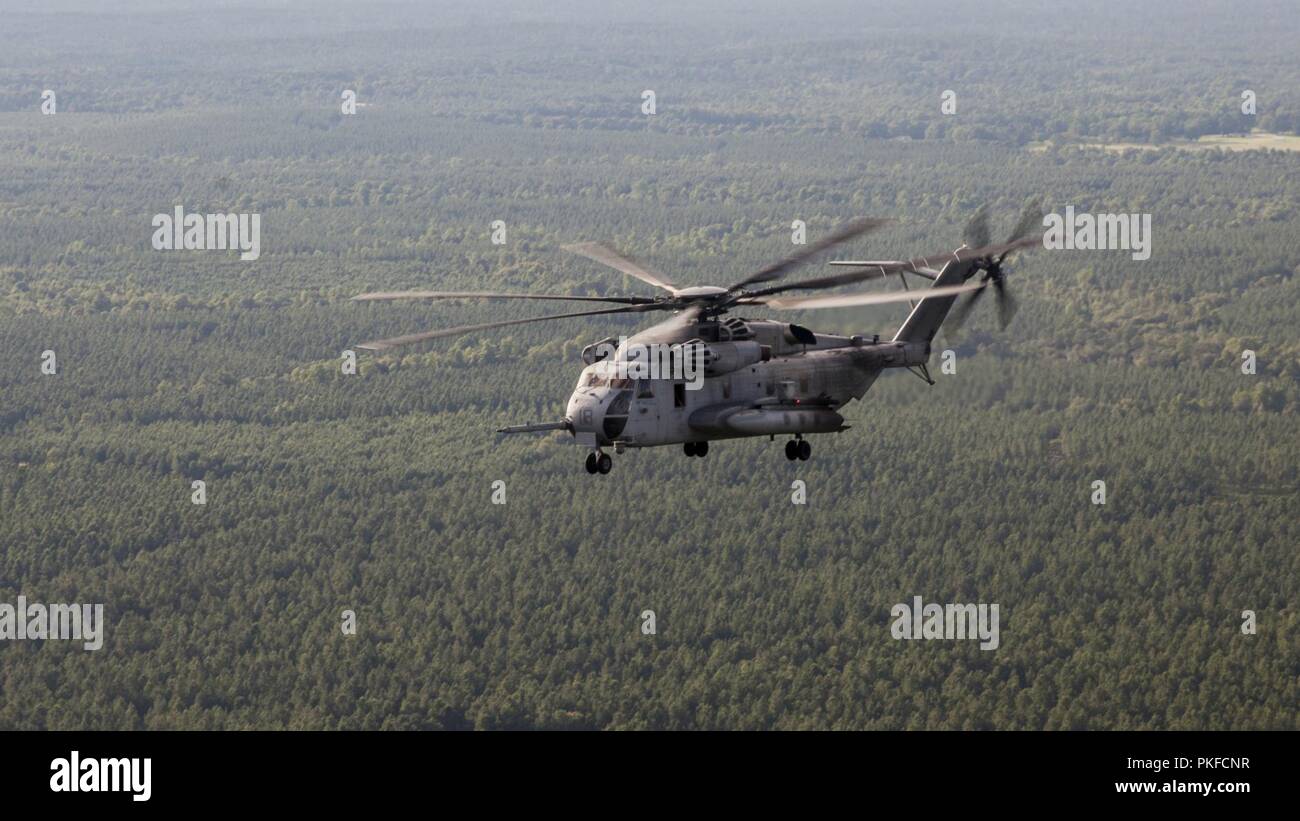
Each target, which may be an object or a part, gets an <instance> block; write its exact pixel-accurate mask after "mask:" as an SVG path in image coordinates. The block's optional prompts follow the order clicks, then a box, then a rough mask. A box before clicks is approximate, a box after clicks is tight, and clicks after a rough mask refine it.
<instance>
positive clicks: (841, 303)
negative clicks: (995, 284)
mask: <svg viewBox="0 0 1300 821" xmlns="http://www.w3.org/2000/svg"><path fill="white" fill-rule="evenodd" d="M983 287H984V283H982V282H967V283H966V284H964V285H942V286H940V287H938V288H925V289H923V290H919V291H889V292H885V293H879V292H877V293H866V294H833V295H831V296H804V297H787V298H785V299H773V300H769V301H768V302H767V306H768V307H769V308H776V309H778V310H800V311H803V310H809V309H817V308H848V307H851V306H854V305H883V304H885V303H889V302H914V301H917V300H921V299H929V298H930V297H941V296H955V295H956V294H964V293H966V292H968V291H978V290H980V289H982V288H983Z"/></svg>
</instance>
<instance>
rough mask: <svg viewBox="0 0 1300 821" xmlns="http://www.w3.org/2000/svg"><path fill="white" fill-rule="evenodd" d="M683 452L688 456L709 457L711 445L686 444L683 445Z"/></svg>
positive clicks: (701, 443) (704, 443)
mask: <svg viewBox="0 0 1300 821" xmlns="http://www.w3.org/2000/svg"><path fill="white" fill-rule="evenodd" d="M682 452H683V453H685V454H686V455H687V456H700V457H704V456H708V455H709V443H708V442H686V443H685V444H683V445H682Z"/></svg>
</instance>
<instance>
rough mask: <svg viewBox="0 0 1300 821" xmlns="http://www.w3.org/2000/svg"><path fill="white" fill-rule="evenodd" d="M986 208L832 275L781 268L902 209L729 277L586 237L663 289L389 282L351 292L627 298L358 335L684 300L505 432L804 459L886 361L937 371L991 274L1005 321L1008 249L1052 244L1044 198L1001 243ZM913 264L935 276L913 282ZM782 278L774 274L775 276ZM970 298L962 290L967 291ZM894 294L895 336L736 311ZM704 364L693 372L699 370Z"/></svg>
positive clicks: (597, 258) (427, 335)
mask: <svg viewBox="0 0 1300 821" xmlns="http://www.w3.org/2000/svg"><path fill="white" fill-rule="evenodd" d="M987 213H988V212H987V208H983V207H982V208H980V209H979V210H978V211H977V212H976V213H975V215H974V216H973V217H972V218H971V219H970V220H969V222H968V223H967V225H966V228H965V230H964V231H963V239H964V243H963V245H962V246H961V247H959V248H958V249H957V250H955V251H951V252H947V253H941V254H935V255H930V256H924V257H916V258H913V259H907V260H840V261H834V262H831V263H830V264H831V265H833V266H840V267H845V268H848V270H847V271H844V272H841V273H836V274H832V275H829V276H823V277H818V278H814V279H805V280H800V281H786V282H778V280H782V279H784V277H785V276H786V275H787V274H789V273H790V272H791V271H792V270H794V269H795V268H797V267H799V266H800V265H803V264H805V263H806V262H808V261H809V260H810V259H812V258H813V257H814V256H816V255H817V254H819V253H821V252H823V251H825V250H827V249H829V248H831V247H833V246H836V245H839V244H841V243H844V242H847V241H849V240H851V239H854V238H856V237H859V236H862V235H864V234H867V233H869V232H871V231H875V230H877V229H879V228H881V227H883V226H884V225H887V224H890V223H891V222H892V221H891V220H887V219H858V220H854V221H852V222H850V223H849V224H848V225H846V226H845V227H843V228H841V229H839V230H838V231H835V232H833V233H832V234H830V235H829V236H827V237H825V238H824V239H821V240H819V241H817V242H815V243H811V244H809V245H806V246H804V247H802V248H800V249H799V250H798V251H797V252H795V253H794V254H792V255H791V256H789V257H786V258H784V259H782V260H780V261H778V262H775V263H772V264H769V265H766V266H764V267H762V268H760V269H758V270H756V271H753V272H751V273H749V274H748V275H746V276H744V277H742V278H740V279H738V280H737V281H736V283H735V284H733V285H730V286H727V287H719V286H711V285H703V286H688V287H679V286H678V285H676V284H674V282H673V281H672V279H670V278H669V277H668V276H667V275H665V274H663V273H661V272H659V271H657V270H655V269H654V268H652V267H650V266H647V265H643V264H641V263H639V262H637V261H635V260H633V259H632V258H631V257H628V256H626V255H624V254H622V253H620V252H618V251H616V250H614V249H613V248H611V247H609V246H608V245H605V244H602V243H596V242H587V243H581V244H576V245H565V246H563V247H562V248H563V250H565V251H569V252H572V253H575V254H578V255H580V256H583V257H586V258H587V259H590V260H592V261H594V262H597V263H600V264H602V265H606V266H608V267H610V268H613V269H615V270H617V271H621V272H622V273H624V274H627V275H629V276H631V277H634V278H636V279H639V280H641V281H642V282H645V283H647V284H648V285H651V286H654V287H655V288H658V289H660V290H661V291H662V292H663V293H661V294H659V295H657V296H653V297H651V296H631V295H629V296H576V295H569V294H511V293H495V292H478V291H386V292H374V293H364V294H359V295H357V296H355V297H353V301H356V302H384V301H392V300H405V299H424V300H446V299H484V300H554V301H568V302H584V303H607V304H614V305H617V306H618V307H610V308H601V309H598V310H584V311H576V312H570V313H562V314H549V315H546V316H537V317H527V318H522V319H518V318H516V319H506V320H500V321H495V322H486V323H481V324H476V325H461V326H458V327H454V328H443V329H439V330H433V331H424V332H421V333H415V334H409V335H406V336H399V337H394V338H391V339H382V340H377V341H372V342H365V343H362V344H360V345H358V346H357V347H358V348H360V349H362V350H367V351H375V352H379V351H386V350H390V349H392V348H396V347H399V346H403V345H411V344H416V343H419V342H424V341H427V340H430V339H440V338H446V337H451V336H459V335H461V334H467V333H474V332H479V331H489V330H494V329H497V328H505V327H510V326H514V325H523V324H526V323H532V322H545V321H549V320H555V319H569V318H573V317H592V316H610V315H626V314H641V313H651V312H660V311H664V312H672V314H673V316H671V317H670V318H668V319H667V320H665V321H662V322H660V323H658V324H656V325H653V326H651V327H649V328H646V329H644V330H642V331H640V332H638V333H636V334H634V335H633V336H631V337H629V338H623V339H620V340H618V341H616V340H614V338H613V337H609V338H606V339H604V340H601V341H600V342H598V343H594V344H592V345H588V346H587V347H586V348H585V349H584V350H583V353H582V357H583V362H584V365H585V367H584V368H583V369H582V372H581V374H580V375H579V377H578V383H577V385H576V387H575V388H574V390H573V393H572V395H571V396H570V397H569V401H568V404H567V407H566V410H565V414H564V417H563V418H562V419H559V420H556V421H552V422H542V423H537V424H534V423H528V424H522V425H511V426H508V427H504V428H501V429H499V430H498V431H497V433H498V434H520V433H545V432H551V431H565V432H567V433H569V434H570V435H571V436H572V438H573V441H574V442H575V443H577V444H578V445H581V446H583V447H584V448H586V449H587V450H588V453H587V457H586V462H585V467H586V470H587V472H588V473H590V474H608V473H609V472H610V470H611V469H612V467H613V459H612V457H611V456H610V454H609V450H607V449H612V450H613V451H614V453H616V454H622V453H624V452H626V451H627V450H628V449H631V448H647V447H658V446H664V445H681V446H682V450H683V452H684V453H685V454H686V456H688V457H696V458H699V457H704V456H706V455H707V454H708V452H709V443H710V442H713V441H717V440H726V439H738V438H745V437H752V436H767V437H769V439H771V440H773V441H774V440H775V439H776V437H777V436H781V437H789V438H788V439H787V440H786V443H785V457H786V459H788V460H790V461H795V460H802V461H806V460H808V459H809V458H810V456H811V454H812V446H811V444H810V443H809V441H808V439H806V438H805V437H806V436H808V435H811V434H819V433H839V432H842V431H845V430H848V429H849V426H848V425H846V424H845V419H844V416H843V415H842V414H841V413H840V411H841V409H842V408H843V407H844V406H845V405H846V404H848V403H849V402H851V401H853V400H854V399H861V398H862V397H863V396H864V395H865V394H866V392H867V390H868V389H869V388H870V387H871V386H872V384H874V383H875V381H876V378H877V377H879V376H880V374H881V373H882V372H883V371H884V370H885V369H887V368H904V369H906V370H908V371H910V372H912V373H914V374H915V375H917V376H919V377H920V378H921V379H923V380H924V381H925V382H927V383H928V384H930V385H933V384H935V383H934V380H933V379H932V378H931V377H930V373H929V370H928V369H927V363H928V361H929V358H930V352H931V351H930V349H931V343H932V341H933V340H934V337H935V335H936V334H937V333H938V331H939V329H940V326H942V325H943V323H944V321H945V319H947V318H948V315H949V312H950V310H952V309H953V306H954V304H956V305H957V307H956V310H955V311H954V312H953V316H952V319H951V322H952V324H953V325H956V326H960V325H961V324H962V323H963V322H964V321H965V319H966V317H967V316H968V315H969V314H970V312H971V310H972V309H973V308H974V306H975V305H976V303H977V302H978V301H979V299H980V297H981V296H983V294H984V293H985V292H986V291H988V290H989V289H990V288H991V289H992V290H993V291H994V293H995V294H996V296H997V308H998V318H999V322H1000V325H1001V327H1002V328H1005V327H1006V325H1007V324H1008V323H1009V322H1010V321H1011V317H1012V315H1013V314H1014V312H1015V310H1016V303H1015V300H1014V298H1013V297H1012V296H1011V295H1010V293H1009V292H1008V291H1007V287H1006V273H1005V271H1004V270H1003V262H1004V260H1006V258H1007V257H1008V256H1009V255H1010V254H1012V253H1013V252H1015V251H1017V250H1020V249H1024V248H1028V247H1030V246H1033V245H1036V244H1037V245H1041V243H1042V236H1041V232H1039V233H1037V234H1034V235H1032V236H1031V234H1032V233H1033V231H1034V228H1035V227H1036V226H1037V225H1041V220H1042V212H1041V209H1039V208H1038V207H1037V205H1036V204H1035V203H1032V202H1031V203H1030V204H1029V205H1027V206H1026V208H1025V209H1024V211H1023V212H1022V213H1021V215H1020V218H1019V220H1018V222H1017V223H1016V225H1015V227H1014V228H1013V229H1012V231H1011V233H1010V235H1009V236H1008V238H1007V239H1006V240H1005V241H1004V242H1001V243H997V244H990V239H989V227H988V216H987ZM895 275H897V276H898V277H899V279H900V280H901V282H902V285H903V290H901V291H887V292H882V291H867V292H856V293H836V294H830V295H820V296H780V295H781V294H786V293H788V292H790V291H816V290H824V289H829V288H838V287H841V286H845V285H850V284H855V283H859V282H865V281H869V280H883V279H885V278H886V277H892V276H895ZM907 275H912V276H915V277H919V278H921V279H923V280H927V281H928V282H929V283H930V284H929V286H928V287H925V288H921V289H917V290H913V289H911V288H909V287H908V285H907ZM768 283H776V284H768ZM959 298H961V299H962V301H961V302H960V303H958V299H959ZM895 302H908V303H909V304H911V310H910V313H909V314H908V315H907V319H906V320H905V321H904V322H903V324H902V326H901V327H900V328H899V330H898V332H897V333H896V334H894V336H893V338H892V339H889V340H882V339H881V338H880V336H879V335H878V334H872V335H870V336H867V335H865V334H853V335H843V334H831V333H822V332H820V331H818V332H814V331H812V330H810V329H808V328H806V327H803V326H801V325H797V324H793V323H788V322H781V321H777V320H772V319H749V318H745V317H742V316H738V315H737V314H736V312H737V311H740V310H743V309H747V308H753V307H760V306H761V307H763V308H766V309H774V310H800V311H802V310H815V309H824V308H844V307H850V306H859V305H879V304H887V303H895ZM651 350H654V351H658V352H660V355H661V357H662V352H664V351H666V352H667V356H666V357H662V358H661V359H659V360H658V361H659V362H661V363H662V364H664V365H665V366H666V367H664V368H660V369H658V370H657V371H656V370H654V369H651V370H650V371H649V372H648V377H647V371H646V367H645V366H646V365H647V364H650V365H653V364H654V361H655V360H654V358H653V357H650V359H651V361H650V362H649V363H647V362H644V361H641V360H642V357H641V354H642V352H645V351H651ZM701 371H702V373H703V378H702V379H699V378H696V379H694V380H690V379H688V378H687V377H689V376H691V375H693V374H699V373H700V372H701Z"/></svg>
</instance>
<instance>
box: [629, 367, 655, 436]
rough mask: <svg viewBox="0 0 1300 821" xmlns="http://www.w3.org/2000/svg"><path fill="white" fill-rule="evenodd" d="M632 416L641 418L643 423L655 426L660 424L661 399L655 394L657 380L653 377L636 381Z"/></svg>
mask: <svg viewBox="0 0 1300 821" xmlns="http://www.w3.org/2000/svg"><path fill="white" fill-rule="evenodd" d="M661 384H662V383H661ZM632 418H634V419H639V420H641V421H642V422H643V423H647V424H650V425H653V426H655V427H657V426H658V423H659V400H658V397H656V396H655V381H654V380H653V379H638V380H637V381H636V399H635V401H633V403H632Z"/></svg>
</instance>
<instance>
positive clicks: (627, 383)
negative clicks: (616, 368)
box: [609, 379, 632, 388]
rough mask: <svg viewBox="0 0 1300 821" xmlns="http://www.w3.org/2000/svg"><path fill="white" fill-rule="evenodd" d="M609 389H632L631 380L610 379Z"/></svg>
mask: <svg viewBox="0 0 1300 821" xmlns="http://www.w3.org/2000/svg"><path fill="white" fill-rule="evenodd" d="M609 386H610V387H611V388H630V387H632V380H631V379H611V380H609Z"/></svg>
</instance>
